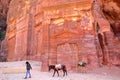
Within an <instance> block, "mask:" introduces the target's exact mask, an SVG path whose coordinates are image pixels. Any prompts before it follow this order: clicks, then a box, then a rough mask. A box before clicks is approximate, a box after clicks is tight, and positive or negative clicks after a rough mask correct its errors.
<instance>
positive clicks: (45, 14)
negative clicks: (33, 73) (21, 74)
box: [6, 0, 120, 71]
mask: <svg viewBox="0 0 120 80" xmlns="http://www.w3.org/2000/svg"><path fill="white" fill-rule="evenodd" d="M92 1H93V0H81V1H79V0H70V1H68V0H52V1H51V0H25V1H24V0H12V1H11V3H10V7H9V11H8V16H7V24H8V27H7V33H6V39H7V43H8V46H7V49H8V50H7V53H8V56H7V60H8V61H16V60H17V61H18V60H26V59H29V60H38V61H41V62H42V71H47V70H48V65H51V64H56V63H60V64H65V65H66V66H67V69H68V70H69V71H77V70H78V62H80V61H82V62H85V63H87V68H89V69H94V68H96V67H99V66H102V65H103V64H105V65H108V64H114V65H119V64H120V63H119V62H120V59H119V55H120V54H119V50H120V47H119V45H120V44H119V39H118V38H116V39H115V38H114V34H113V32H112V31H111V28H110V24H109V22H108V21H107V19H105V17H104V15H103V14H102V11H101V9H100V3H99V2H96V1H95V2H92ZM116 44H117V45H116ZM111 45H112V46H111Z"/></svg>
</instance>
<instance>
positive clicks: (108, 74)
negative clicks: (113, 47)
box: [0, 61, 120, 80]
mask: <svg viewBox="0 0 120 80" xmlns="http://www.w3.org/2000/svg"><path fill="white" fill-rule="evenodd" d="M30 63H32V66H33V70H32V71H31V74H32V78H30V79H26V80H120V68H118V67H111V68H108V67H102V68H99V69H95V70H93V71H88V72H87V73H72V72H68V76H65V77H63V76H62V72H60V73H59V74H60V77H58V76H57V74H56V75H55V77H52V74H53V72H52V71H51V72H40V65H39V62H30ZM13 64H16V65H14V67H18V66H19V67H23V66H24V61H23V62H12V63H11V62H9V63H0V66H2V67H0V80H25V79H24V76H25V73H14V74H2V69H3V68H6V67H11V66H12V65H13ZM12 67H13V66H12Z"/></svg>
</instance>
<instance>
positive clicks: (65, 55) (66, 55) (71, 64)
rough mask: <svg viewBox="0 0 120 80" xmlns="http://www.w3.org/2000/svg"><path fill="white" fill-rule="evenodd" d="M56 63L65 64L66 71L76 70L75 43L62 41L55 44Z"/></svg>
mask: <svg viewBox="0 0 120 80" xmlns="http://www.w3.org/2000/svg"><path fill="white" fill-rule="evenodd" d="M57 63H58V64H59V63H60V64H65V65H66V67H67V70H68V71H77V63H78V47H77V44H73V43H63V44H60V45H58V46H57Z"/></svg>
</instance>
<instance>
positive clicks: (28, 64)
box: [24, 62, 32, 79]
mask: <svg viewBox="0 0 120 80" xmlns="http://www.w3.org/2000/svg"><path fill="white" fill-rule="evenodd" d="M31 69H32V67H31V65H30V63H29V62H26V75H25V78H24V79H27V77H28V75H29V78H31V73H30V70H31Z"/></svg>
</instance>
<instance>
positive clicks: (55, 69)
mask: <svg viewBox="0 0 120 80" xmlns="http://www.w3.org/2000/svg"><path fill="white" fill-rule="evenodd" d="M48 67H49V71H50V70H51V69H53V70H54V73H53V77H54V75H55V73H56V72H57V74H58V76H59V72H58V71H59V70H62V71H63V76H65V74H66V75H67V69H66V66H65V65H63V64H58V65H49V66H48Z"/></svg>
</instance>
